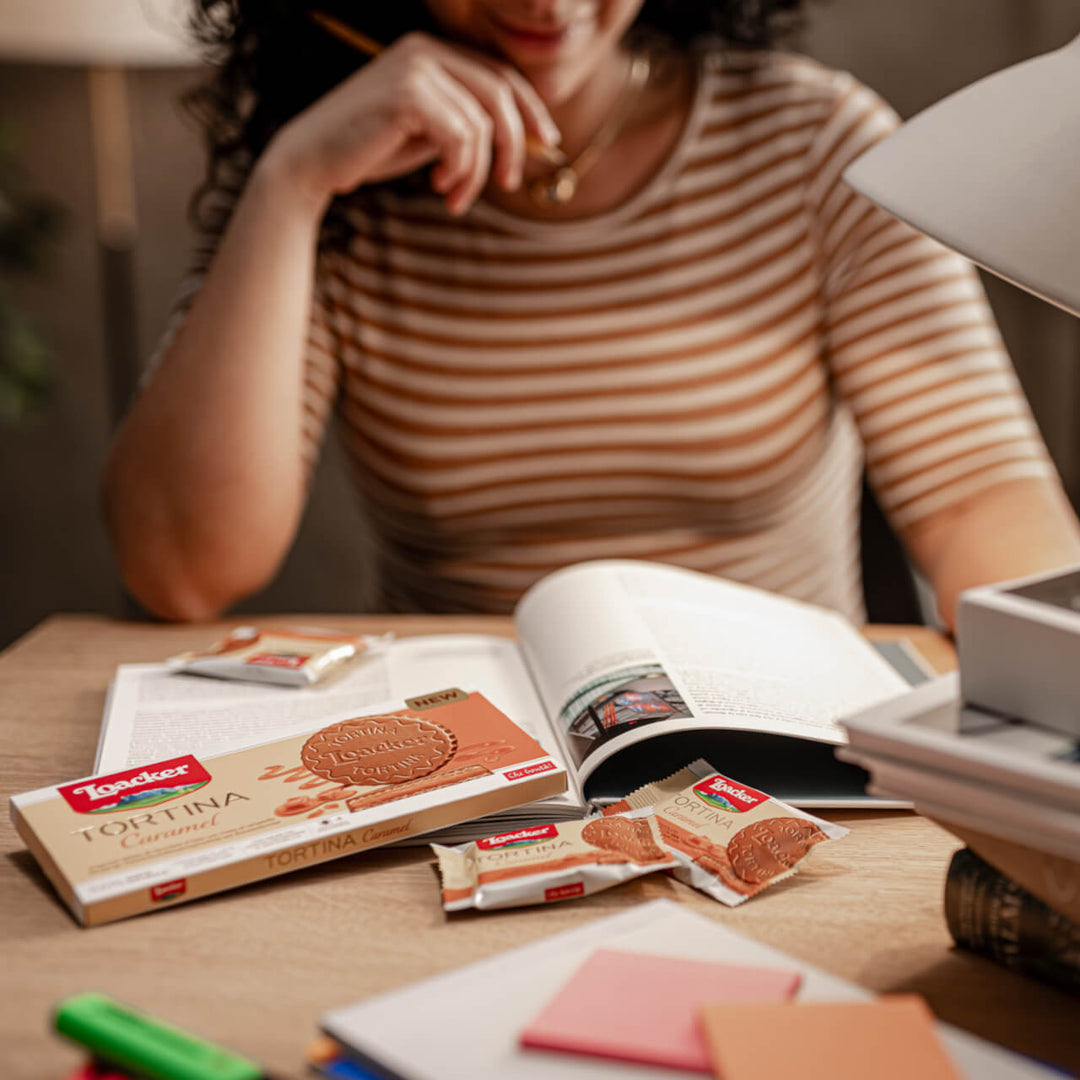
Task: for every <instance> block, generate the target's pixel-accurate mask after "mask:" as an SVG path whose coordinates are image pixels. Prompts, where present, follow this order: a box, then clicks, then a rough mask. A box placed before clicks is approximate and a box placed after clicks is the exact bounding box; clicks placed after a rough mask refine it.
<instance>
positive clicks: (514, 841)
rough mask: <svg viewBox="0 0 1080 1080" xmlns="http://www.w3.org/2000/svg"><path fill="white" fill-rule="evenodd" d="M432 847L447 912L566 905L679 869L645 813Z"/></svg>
mask: <svg viewBox="0 0 1080 1080" xmlns="http://www.w3.org/2000/svg"><path fill="white" fill-rule="evenodd" d="M431 848H432V850H433V851H434V852H435V854H436V856H437V857H438V860H439V872H440V873H441V874H442V885H443V888H442V898H443V907H444V908H445V909H446V910H447V911H463V910H464V909H466V908H478V909H481V910H490V909H492V908H506V907H524V906H525V905H527V904H549V903H551V902H552V901H554V900H570V899H572V898H574V897H577V896H590V895H592V893H596V892H601V891H602V890H604V889H610V888H611V887H612V886H613V885H619V884H620V883H622V882H624V881H629V880H630V879H631V878H636V877H641V876H642V875H644V874H651V873H652V872H653V871H654V870H668V869H674V868H675V867H676V866H677V865H678V864H677V862H676V860H675V858H674V857H673V856H672V854H671V853H670V852H669V851H668V850H667V848H666V847H664V845H663V844H662V843H661V842H660V833H659V831H658V829H657V824H656V818H655V817H654V816H653V815H652V813H651V812H650V811H648V810H638V811H631V812H630V813H627V814H614V815H605V816H602V817H601V816H597V817H592V818H587V819H585V820H584V821H569V822H564V823H562V824H559V825H538V826H534V827H532V828H526V829H516V830H515V831H514V832H508V833H501V834H500V835H498V836H489V837H487V838H486V839H484V840H477V841H476V842H475V843H471V844H461V845H459V846H458V847H443V846H442V845H441V844H432V845H431Z"/></svg>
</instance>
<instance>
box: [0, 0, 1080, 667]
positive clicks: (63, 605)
mask: <svg viewBox="0 0 1080 1080" xmlns="http://www.w3.org/2000/svg"><path fill="white" fill-rule="evenodd" d="M140 2H141V3H142V4H143V5H144V6H148V7H149V8H151V9H153V11H154V17H155V18H156V19H158V20H159V22H160V19H161V16H160V12H161V10H162V8H163V6H166V7H167V6H168V5H169V3H170V0H48V2H47V3H42V2H41V0H36V3H31V0H3V7H4V8H8V5H11V8H10V10H11V11H12V12H16V9H17V8H19V6H20V5H22V6H23V7H24V8H25V10H26V12H27V16H26V17H27V19H29V18H31V16H32V13H33V10H34V9H35V8H37V9H40V10H45V9H52V8H54V7H56V8H57V10H59V9H60V8H63V7H65V5H67V6H71V7H72V8H73V10H77V16H78V17H77V18H76V19H74V20H71V19H69V20H68V22H67V25H66V26H65V27H64V33H62V34H61V35H60V38H61V39H62V40H53V39H46V38H45V37H42V38H41V39H40V40H38V39H36V38H34V37H33V35H31V34H30V33H29V31H28V28H27V26H20V25H18V18H16V19H15V24H14V30H12V29H11V28H8V29H6V30H5V27H4V22H5V19H6V18H7V17H6V16H4V15H3V14H2V12H0V334H3V335H4V337H3V338H0V341H3V342H8V343H9V344H8V346H7V347H8V349H9V355H17V356H18V357H20V359H19V361H18V367H17V370H14V371H12V370H11V369H0V648H2V647H3V646H5V645H7V644H8V643H9V642H11V641H12V640H14V638H15V637H17V636H18V635H19V634H21V633H23V632H24V631H26V630H28V629H30V628H31V627H32V626H34V625H35V624H36V623H37V622H39V621H40V620H41V619H42V618H44V617H45V616H47V615H49V614H51V613H53V612H57V611H92V612H99V613H104V614H116V615H119V614H122V613H123V612H124V610H125V609H124V603H123V597H122V592H121V589H120V584H119V581H118V578H117V575H116V571H115V568H114V566H113V563H112V560H111V557H110V554H109V550H108V544H107V541H106V537H105V532H104V529H103V527H102V524H101V518H100V514H99V509H98V475H99V472H100V469H101V465H102V462H103V460H104V456H105V449H106V446H107V441H108V438H109V433H110V430H111V425H112V423H113V416H112V413H113V411H114V410H113V407H112V406H111V404H110V394H111V391H110V374H109V367H108V365H107V363H106V356H107V355H112V356H114V357H115V355H116V353H115V350H116V348H117V344H116V343H117V341H118V340H119V341H120V348H121V350H122V351H123V350H126V351H129V352H130V353H131V355H132V356H133V357H136V358H138V359H141V360H145V358H146V357H148V356H149V355H150V353H151V352H152V351H153V348H154V344H155V341H156V339H157V337H158V335H159V334H160V332H161V330H162V327H163V325H164V322H165V320H166V316H167V313H168V311H169V308H170V305H171V302H172V297H173V295H174V292H175V290H176V288H177V286H178V284H179V281H180V279H181V277H182V276H183V273H184V269H185V267H186V265H187V262H188V259H189V252H190V247H191V234H190V232H189V229H188V224H187V216H186V215H187V202H188V198H189V196H190V194H191V192H192V190H193V189H194V187H195V185H196V183H197V182H198V180H199V178H200V175H201V170H202V165H203V155H202V147H201V142H200V137H199V134H198V131H197V130H196V129H195V127H194V126H193V124H192V123H191V122H190V121H189V120H188V119H187V118H186V117H185V116H184V114H183V111H182V109H181V108H180V105H179V97H180V95H181V94H182V92H183V91H184V90H185V89H186V88H187V87H189V86H191V85H192V84H193V82H195V81H197V80H198V78H199V72H198V69H197V67H196V66H195V64H194V62H193V61H192V60H190V59H189V58H185V57H184V56H183V55H182V53H180V54H179V55H178V50H176V49H175V48H174V47H172V46H170V45H169V44H168V43H167V42H166V41H164V35H162V40H160V41H151V42H150V43H149V44H147V42H146V41H144V40H142V39H141V38H139V39H136V38H135V37H133V38H131V39H130V40H118V41H117V42H115V43H114V44H111V45H103V44H102V43H101V42H100V41H99V40H97V38H96V37H95V34H99V33H100V32H102V28H103V27H104V26H105V25H106V22H107V20H106V19H104V18H101V19H99V20H97V24H96V26H95V17H94V15H95V10H98V11H99V12H101V13H102V14H103V15H104V14H106V13H108V14H110V16H111V15H115V14H116V11H115V9H117V6H118V5H121V6H124V7H130V8H134V7H136V6H137V5H139V3H140ZM180 2H181V0H177V3H180ZM16 15H18V12H16ZM119 21H120V22H123V21H124V19H123V18H121V19H120V20H119ZM83 26H85V31H84V30H83V29H82V27H83ZM160 29H162V30H167V29H168V28H167V27H164V26H161V27H160ZM1078 33H1080V4H1077V2H1076V0H948V2H947V3H942V2H941V0H905V2H904V3H897V2H896V0H809V5H808V11H807V21H806V27H805V29H804V30H803V31H802V32H801V33H800V35H799V36H798V37H797V39H795V40H794V41H793V42H792V43H791V47H792V48H795V49H798V50H799V51H801V52H805V53H808V54H809V55H811V56H814V57H816V58H818V59H820V60H821V61H823V62H825V63H828V64H831V65H833V66H835V67H840V68H845V69H847V70H849V71H852V72H853V73H854V74H855V75H857V76H858V77H859V78H860V79H862V80H863V81H864V82H866V83H868V84H869V85H870V86H872V87H874V88H875V89H876V90H877V91H879V92H880V93H881V94H882V95H883V96H884V97H885V98H886V99H888V100H889V101H891V102H892V104H893V105H894V106H895V107H896V108H897V110H898V111H899V112H900V113H901V115H903V116H905V117H906V116H910V115H911V114H912V113H914V112H917V111H918V110H920V109H922V108H923V107H925V106H926V105H929V104H930V103H931V102H933V101H936V100H937V99H938V98H940V97H943V96H944V95H945V94H947V93H949V92H951V91H953V90H955V89H957V88H959V87H961V86H963V85H965V84H967V83H969V82H971V81H973V80H974V79H976V78H978V77H979V76H981V75H984V74H988V73H989V72H991V71H994V70H996V69H998V68H1001V67H1004V66H1006V65H1008V64H1011V63H1015V62H1017V61H1019V60H1021V59H1024V58H1026V57H1029V56H1033V55H1035V54H1037V53H1040V52H1045V51H1047V50H1049V49H1052V48H1056V47H1057V46H1060V45H1063V44H1065V43H1066V42H1067V41H1069V40H1070V39H1071V38H1072V37H1074V36H1075V35H1076V34H1078ZM121 38H123V35H121ZM118 61H123V68H124V75H123V82H122V83H120V84H118V83H117V81H116V72H115V65H116V64H117V62H118ZM103 65H105V68H104V71H105V76H104V77H102V71H103ZM95 72H96V75H95V74H94V73H95ZM118 85H119V89H120V90H123V89H125V88H126V94H127V106H128V109H129V112H130V133H131V145H130V151H131V155H130V160H131V171H130V178H131V180H132V188H133V190H132V195H133V199H134V210H135V212H136V218H137V226H138V227H137V231H132V229H131V225H132V222H131V221H130V220H127V219H126V217H125V215H126V211H125V209H124V208H123V207H121V208H120V209H119V210H117V209H116V207H110V206H105V207H104V208H102V207H100V206H99V202H100V190H101V181H100V177H99V175H98V174H97V172H96V170H97V169H98V168H99V167H100V151H101V149H102V146H103V144H105V145H106V146H107V145H108V144H109V143H110V140H113V141H114V142H115V140H116V139H117V138H118V136H117V133H116V132H115V130H113V129H112V128H110V127H109V125H108V123H107V122H105V123H104V124H103V122H102V121H101V119H100V117H101V113H102V109H103V108H104V109H105V110H106V113H107V112H108V111H109V107H110V105H109V103H110V101H111V102H112V106H116V104H117V102H116V100H115V96H116V94H117V92H118ZM121 105H122V103H121ZM1031 107H1032V108H1033V109H1037V108H1038V107H1039V103H1038V102H1032V103H1031ZM112 113H113V115H114V118H115V115H116V109H115V108H113V109H112ZM92 115H93V116H95V117H98V121H97V123H98V126H97V128H96V129H93V136H92V125H91V116H92ZM95 139H96V142H95ZM120 139H121V143H122V133H121V136H120ZM95 150H97V151H98V152H99V153H98V154H97V156H95ZM112 150H113V151H114V157H115V156H116V155H117V154H118V155H119V159H120V161H121V164H122V163H123V158H124V154H125V151H126V148H125V147H124V146H123V145H120V146H119V147H117V146H115V145H114V146H112ZM124 172H125V174H126V170H124ZM108 179H109V178H108V177H106V178H105V180H106V182H107V181H108ZM112 180H113V182H114V183H115V182H116V177H113V178H112ZM119 186H120V188H121V191H120V198H121V201H123V197H124V191H123V188H124V179H123V177H121V178H120V182H119ZM103 212H104V218H105V229H106V234H107V235H106V238H107V239H110V237H109V235H108V234H109V230H110V229H111V230H112V231H113V233H114V234H115V235H113V236H112V237H111V240H112V241H115V243H114V244H113V247H114V248H116V247H117V246H118V247H119V248H120V249H121V250H120V255H119V261H118V259H117V252H116V251H115V250H112V249H107V253H106V255H105V257H103V256H102V249H101V248H100V246H99V238H100V229H99V220H100V219H101V217H102V213H103ZM1077 212H1078V213H1080V207H1078V208H1077ZM110 215H111V217H110ZM118 218H119V220H118ZM128 249H130V259H128V256H127V252H128ZM110 251H111V254H110V253H109V252H110ZM1078 257H1080V255H1078ZM129 272H130V290H129V289H128V285H127V282H126V281H125V275H126V274H128V273H129ZM106 279H107V280H106ZM106 285H107V286H108V287H107V288H105V286H106ZM987 287H988V290H989V292H990V298H991V302H992V303H993V305H994V309H995V311H996V313H997V316H998V319H999V321H1000V323H1001V326H1002V330H1003V332H1004V335H1005V339H1006V341H1007V343H1008V345H1009V347H1010V350H1011V352H1012V355H1013V359H1014V361H1015V363H1016V366H1017V369H1018V371H1019V374H1020V378H1021V381H1022V382H1023V384H1024V387H1025V389H1026V391H1027V393H1028V397H1029V398H1030V400H1031V402H1032V406H1033V408H1034V410H1035V415H1036V417H1037V419H1038V421H1039V424H1040V426H1041V428H1042V431H1043V435H1044V437H1045V438H1046V440H1047V443H1048V444H1049V447H1050V451H1051V453H1052V454H1053V456H1054V458H1055V460H1056V462H1057V465H1058V468H1059V469H1060V471H1061V473H1062V476H1063V477H1064V480H1065V484H1066V487H1067V489H1068V491H1069V493H1070V496H1071V497H1072V499H1073V501H1074V503H1076V502H1077V500H1078V498H1080V435H1078V433H1077V432H1078V428H1077V424H1076V423H1075V422H1074V418H1075V417H1076V415H1077V414H1078V413H1080V321H1078V320H1076V319H1073V318H1071V317H1069V316H1067V315H1065V314H1063V313H1061V312H1059V311H1056V310H1054V309H1052V308H1050V307H1049V306H1048V305H1046V304H1043V303H1042V302H1040V301H1038V300H1035V299H1034V298H1032V297H1030V296H1028V295H1027V294H1025V293H1021V292H1019V291H1017V290H1015V289H1013V288H1011V287H1010V286H1007V285H1005V284H1004V283H1001V282H999V281H997V280H996V279H988V280H987ZM103 291H104V292H105V294H106V295H108V296H110V297H112V301H113V302H114V303H115V301H116V297H117V296H118V295H120V296H124V295H127V296H128V297H129V299H130V305H129V306H125V307H124V308H123V310H121V311H120V312H119V313H116V312H114V315H113V319H114V321H113V322H112V323H111V324H110V323H109V321H108V318H107V316H106V312H107V310H108V308H107V305H104V304H103ZM117 314H118V315H119V326H118V325H117V322H116V318H117ZM129 316H133V319H131V318H129ZM125 334H129V336H130V337H131V341H130V342H129V343H128V344H127V345H125V344H124V337H125ZM107 339H108V340H109V341H111V342H112V344H111V345H109V346H107V344H106V341H107ZM12 342H14V345H11V344H10V343H12ZM35 343H39V344H35ZM46 381H47V382H48V383H49V384H50V385H49V386H48V389H47V390H45V389H44V383H45V382H46ZM13 387H14V389H13ZM364 552H365V531H364V522H363V516H362V512H361V508H360V507H359V506H358V504H357V500H356V497H355V495H354V493H353V491H352V489H351V486H350V484H349V482H348V477H347V475H346V472H345V466H344V460H343V457H342V455H341V454H340V452H339V450H338V447H337V444H336V441H335V440H334V439H333V438H332V437H331V438H330V439H329V440H328V443H327V446H326V448H325V451H324V454H323V459H322V461H321V463H320V466H319V469H318V472H317V475H316V479H315V484H314V488H313V491H312V495H311V500H310V504H309V506H308V511H307V514H306V517H305V520H304V523H303V525H302V528H301V533H300V536H299V539H298V541H297V543H296V545H295V547H294V549H293V551H292V553H291V555H290V557H289V559H288V561H287V563H286V565H285V566H284V567H283V569H282V571H281V573H280V575H279V576H278V578H277V580H276V581H275V582H274V583H273V584H272V585H271V586H270V587H269V588H268V589H266V590H265V591H264V592H263V593H262V594H260V595H259V596H258V597H256V598H254V599H252V600H250V601H248V602H246V603H245V604H243V605H241V606H240V608H239V609H238V610H239V611H262V612H270V611H299V612H318V611H328V612H329V611H363V610H366V609H368V608H369V604H370V600H369V597H370V594H371V582H370V576H369V573H368V570H367V568H366V564H365V557H364Z"/></svg>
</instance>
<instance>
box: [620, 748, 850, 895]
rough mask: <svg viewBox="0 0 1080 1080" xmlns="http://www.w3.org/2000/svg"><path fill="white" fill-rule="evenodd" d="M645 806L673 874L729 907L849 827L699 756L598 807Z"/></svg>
mask: <svg viewBox="0 0 1080 1080" xmlns="http://www.w3.org/2000/svg"><path fill="white" fill-rule="evenodd" d="M643 808H646V809H648V808H651V809H652V811H653V813H655V814H656V819H657V824H658V825H659V829H660V836H661V838H662V839H663V841H664V843H665V844H666V845H667V847H668V848H670V849H671V852H672V854H673V855H674V856H675V858H676V859H677V860H678V866H677V867H676V868H675V869H673V870H672V874H673V875H674V876H675V877H676V878H677V879H678V880H679V881H682V882H685V883H686V884H687V885H692V886H693V887H694V888H696V889H700V890H701V891H702V892H704V893H708V895H709V896H711V897H713V898H714V899H715V900H719V901H721V902H722V903H725V904H728V905H730V906H732V907H734V906H735V905H736V904H741V903H742V902H743V901H744V900H746V899H747V898H748V897H751V896H754V895H756V894H757V893H759V892H761V890H762V889H764V888H767V887H768V886H769V885H772V884H773V883H774V882H776V881H781V880H783V879H784V878H786V877H790V876H791V875H792V874H793V873H795V870H796V868H797V866H798V864H799V863H800V862H802V860H803V859H804V858H806V856H807V855H808V854H809V852H810V849H811V848H812V847H814V846H816V845H817V844H820V843H822V842H824V841H826V840H838V839H839V838H840V837H842V836H845V835H846V834H847V832H848V830H847V829H846V828H844V826H843V825H836V824H834V823H833V822H831V821H824V820H822V819H821V818H816V817H812V816H811V815H810V814H806V813H803V811H801V810H796V809H795V807H793V806H788V804H787V803H783V802H780V800H779V799H774V798H772V797H771V796H770V795H766V794H765V792H763V791H758V790H756V789H755V788H752V787H748V786H747V785H746V784H740V783H739V782H738V781H736V780H732V779H730V778H729V777H727V776H724V775H723V774H721V773H718V772H717V771H716V770H715V769H714V768H713V767H712V766H711V765H710V764H709V763H708V762H706V761H703V760H701V759H699V760H697V761H695V762H693V763H692V764H690V765H688V766H687V767H686V768H685V769H680V770H679V771H678V772H677V773H674V774H673V775H672V776H669V777H666V778H665V779H663V780H658V781H655V782H654V783H651V784H646V785H645V786H644V787H640V788H638V789H637V791H634V792H631V793H630V794H629V795H628V796H627V797H626V798H625V799H623V800H621V801H620V802H617V803H614V804H613V805H612V806H609V807H607V809H606V810H605V811H604V813H605V814H619V813H626V812H632V811H633V810H639V809H643Z"/></svg>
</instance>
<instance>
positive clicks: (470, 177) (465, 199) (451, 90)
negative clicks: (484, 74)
mask: <svg viewBox="0 0 1080 1080" xmlns="http://www.w3.org/2000/svg"><path fill="white" fill-rule="evenodd" d="M434 78H435V82H436V85H437V90H438V93H439V95H440V98H441V102H442V103H443V105H444V106H445V107H446V108H448V109H449V110H452V111H453V112H454V114H455V116H456V119H457V121H458V122H459V123H458V125H455V126H457V127H458V130H460V131H462V132H463V136H462V145H460V146H458V147H452V148H450V154H449V156H447V157H444V158H443V159H442V160H441V161H440V162H439V164H438V165H436V166H435V168H434V170H433V171H432V177H431V179H432V184H433V185H434V187H435V190H436V191H438V192H439V193H440V194H443V195H445V196H446V204H447V206H448V207H449V209H450V211H451V212H452V213H455V214H461V213H464V212H465V211H466V210H467V209H468V208H469V207H470V206H471V205H472V204H473V203H474V202H475V201H476V199H477V197H478V196H479V195H480V192H481V191H482V190H483V188H484V185H485V184H486V183H487V179H488V174H489V173H490V172H491V163H492V144H493V141H494V140H495V138H496V136H495V128H496V122H495V120H494V119H493V118H492V116H491V114H490V113H488V112H487V110H486V109H485V108H484V107H483V106H482V104H481V103H480V102H479V101H478V100H477V99H476V98H475V97H474V96H473V95H472V94H471V93H470V92H469V91H468V90H467V89H465V88H464V87H463V86H462V85H461V84H460V83H459V82H457V81H456V80H455V79H454V78H453V77H452V76H451V75H450V74H448V73H447V72H446V71H443V70H441V69H440V70H438V71H436V73H435V76H434Z"/></svg>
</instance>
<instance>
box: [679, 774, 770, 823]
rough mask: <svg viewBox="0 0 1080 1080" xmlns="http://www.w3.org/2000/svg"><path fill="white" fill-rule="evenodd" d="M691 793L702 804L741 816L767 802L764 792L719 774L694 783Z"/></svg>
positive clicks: (767, 797)
mask: <svg viewBox="0 0 1080 1080" xmlns="http://www.w3.org/2000/svg"><path fill="white" fill-rule="evenodd" d="M693 791H694V794H695V795H696V796H697V797H698V798H699V799H701V801H702V802H705V803H708V804H709V805H710V806H712V807H715V808H716V809H717V810H726V811H727V812H728V813H729V814H741V813H743V811H745V810H752V809H753V808H754V807H755V806H757V805H758V804H759V803H763V802H768V801H769V796H768V795H766V794H765V792H764V791H758V790H757V789H756V788H752V787H747V786H746V785H745V784H739V783H736V782H735V781H734V780H729V779H728V778H727V777H726V776H721V775H720V774H719V773H717V774H716V775H715V776H710V777H709V778H708V779H706V780H701V781H699V782H698V783H696V784H695V785H694V788H693Z"/></svg>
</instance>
